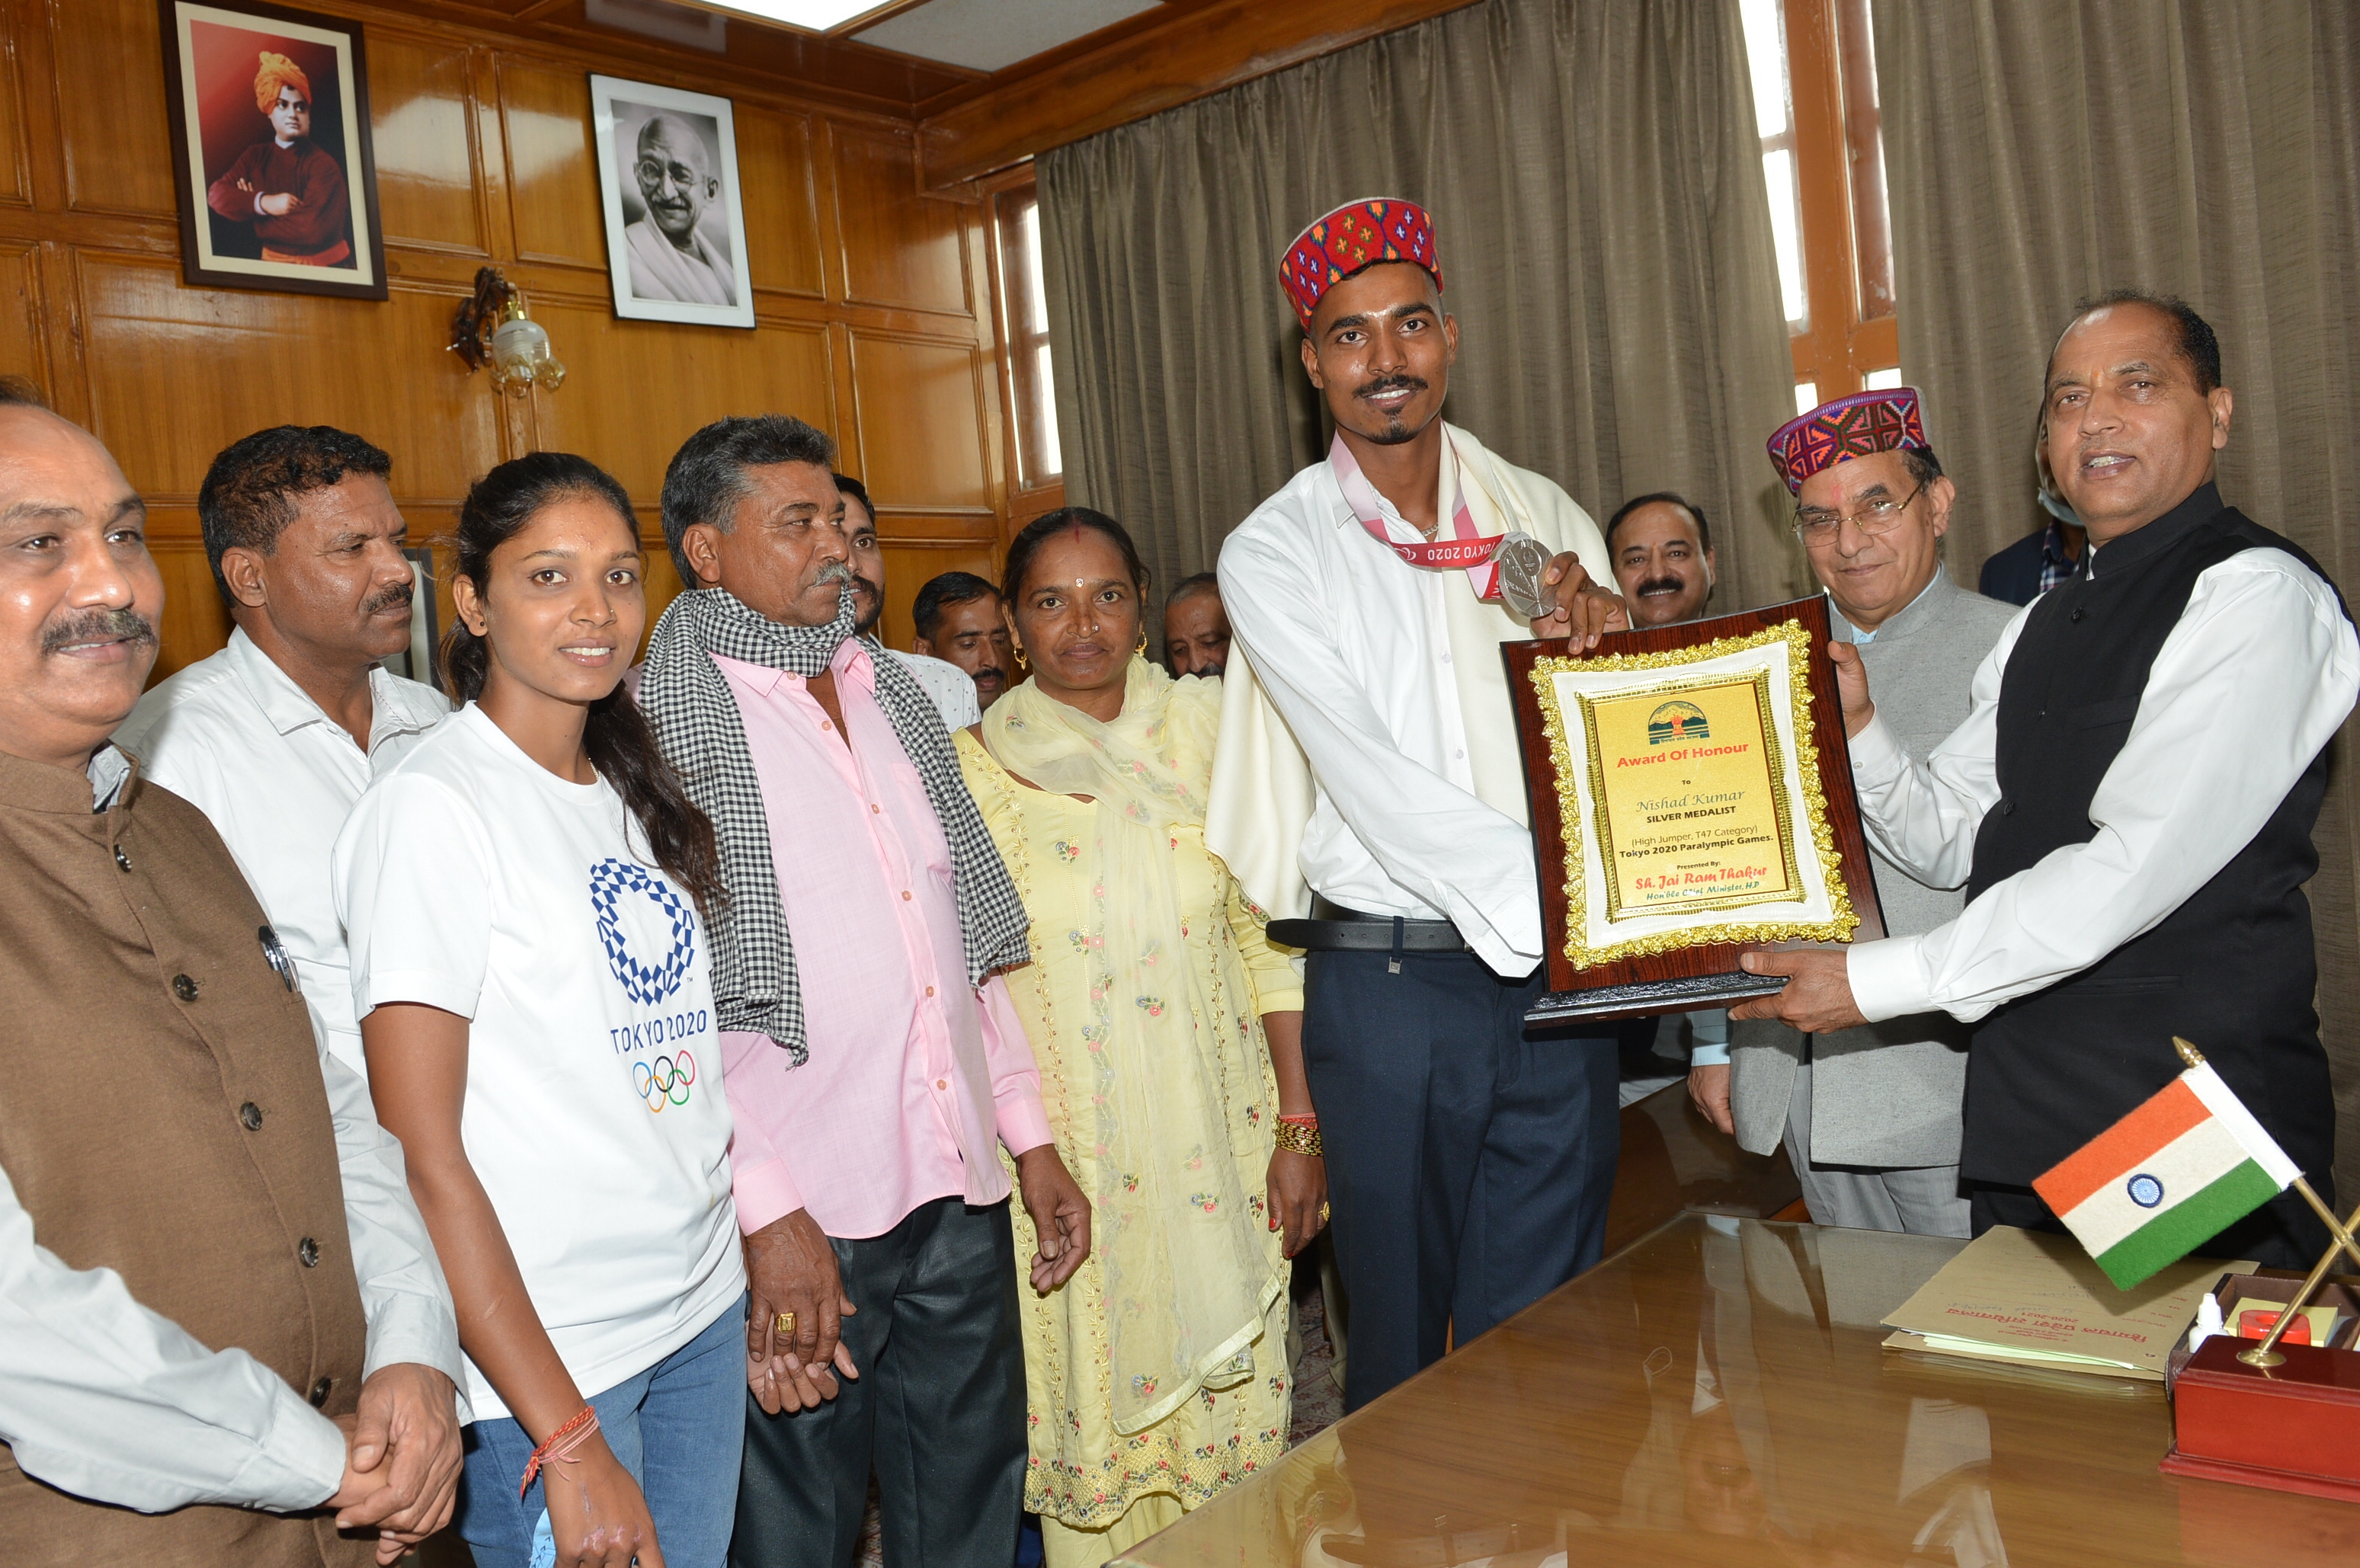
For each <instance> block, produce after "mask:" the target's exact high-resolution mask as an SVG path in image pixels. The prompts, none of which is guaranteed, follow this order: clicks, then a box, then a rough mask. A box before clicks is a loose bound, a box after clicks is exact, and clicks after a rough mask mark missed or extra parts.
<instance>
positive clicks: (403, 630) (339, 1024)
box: [115, 425, 451, 1077]
mask: <svg viewBox="0 0 2360 1568" xmlns="http://www.w3.org/2000/svg"><path fill="white" fill-rule="evenodd" d="M392 468H393V463H392V460H391V459H390V458H388V457H387V456H386V454H385V453H384V452H382V451H380V450H379V449H378V448H377V447H375V446H372V445H371V444H369V442H367V441H364V440H363V439H361V438H360V437H359V436H356V435H353V434H350V433H349V432H347V431H344V430H335V429H333V428H331V427H329V426H326V425H314V426H311V427H310V428H308V429H307V428H304V427H301V426H297V425H280V426H278V427H276V428H274V429H271V430H257V431H256V432H255V433H254V434H252V435H250V436H247V437H246V438H245V439H244V440H242V441H237V442H235V443H234V444H232V445H231V446H230V447H229V448H228V449H227V450H225V451H224V452H222V454H221V455H220V456H219V457H216V458H214V459H213V467H212V468H211V469H209V470H208V471H207V472H206V474H205V480H204V485H203V486H202V488H201V489H200V490H199V491H198V492H197V517H198V520H199V521H200V523H201V524H202V527H203V528H204V536H205V556H206V559H207V560H209V561H211V562H212V563H213V583H214V585H215V586H216V587H217V588H219V589H220V591H221V594H222V597H223V599H224V601H225V602H226V603H227V604H228V605H229V615H230V620H231V622H232V623H233V628H232V630H231V632H230V634H229V646H228V647H226V648H223V649H222V650H221V651H220V652H219V653H216V654H213V655H212V656H211V657H210V658H206V659H199V660H198V661H197V662H196V663H194V664H191V665H190V666H189V667H188V668H187V669H185V670H180V672H179V673H177V674H175V675H173V676H172V677H171V678H170V679H169V680H167V681H162V682H160V683H159V684H158V686H157V687H156V689H155V690H154V691H149V692H148V693H147V695H146V696H145V697H143V698H141V699H140V700H139V705H138V707H137V708H135V709H133V710H132V713H131V717H130V719H129V721H128V722H126V724H124V726H123V728H122V729H121V730H119V731H117V732H116V734H115V744H116V745H118V746H121V747H123V749H124V750H126V751H127V752H129V753H131V754H132V755H133V756H135V757H137V758H139V766H140V770H141V773H142V774H143V776H144V777H146V778H147V779H152V780H154V781H155V782H156V783H158V784H160V785H162V786H163V787H164V788H165V789H169V790H171V791H172V792H173V793H174V794H176V795H178V796H180V798H181V799H182V800H187V801H188V802H189V803H190V804H191V805H193V806H195V807H196V808H197V810H199V811H202V812H204V814H205V815H206V817H207V818H208V819H210V820H211V821H212V822H213V831H214V832H216V833H220V834H221V836H222V842H223V843H224V844H227V845H228V846H229V852H230V854H232V855H235V856H236V857H237V865H238V869H239V870H241V871H243V872H245V873H246V881H247V882H249V883H250V884H252V885H253V887H254V891H255V896H256V897H257V898H260V899H261V900H262V908H263V909H264V911H265V912H266V913H268V915H269V917H270V926H271V930H272V931H275V932H277V933H278V938H279V941H280V942H284V943H285V944H286V947H287V951H288V953H290V955H291V956H292V957H293V959H294V961H295V965H296V972H297V974H298V975H300V979H301V982H302V986H303V994H304V995H305V996H308V997H309V998H310V999H311V1005H312V1007H314V1008H315V1009H317V1010H318V1012H319V1015H320V1021H321V1024H322V1027H323V1028H324V1029H326V1031H327V1046H328V1049H329V1050H330V1051H333V1052H334V1053H335V1055H336V1057H337V1058H338V1060H340V1061H342V1062H344V1065H346V1066H347V1067H350V1068H351V1069H352V1070H353V1071H354V1072H355V1073H360V1074H361V1075H362V1076H364V1077H366V1075H367V1073H368V1067H367V1063H366V1059H365V1058H364V1057H363V1056H362V1054H361V1035H360V1024H359V1022H358V1021H357V1020H356V1019H355V1018H354V1017H353V988H352V985H351V984H350V983H349V978H348V971H349V967H350V957H349V955H348V954H347V953H346V951H345V947H344V927H343V926H342V925H341V924H340V923H339V922H338V921H337V920H336V909H335V902H334V899H333V897H332V895H331V891H330V888H329V885H328V856H329V853H330V852H331V851H332V850H333V849H334V848H335V844H336V834H337V833H338V832H339V831H340V830H341V829H342V828H343V827H344V818H345V816H346V815H347V814H349V813H350V812H351V811H352V809H353V802H354V801H355V800H359V799H360V796H361V791H362V790H364V789H367V788H368V786H369V781H370V780H371V779H375V778H376V777H377V775H378V774H380V773H383V772H385V771H386V770H388V768H392V767H393V765H394V764H395V763H397V762H399V761H400V760H401V759H402V758H403V757H407V756H408V755H409V754H410V748H411V747H413V746H416V745H417V744H418V743H419V741H421V739H423V738H424V737H425V735H426V734H427V732H428V731H430V730H432V728H433V727H434V726H435V725H436V724H441V723H442V722H443V717H444V715H446V714H447V713H450V711H451V704H450V702H448V701H447V700H446V699H445V698H444V697H443V694H442V693H441V692H440V691H435V690H434V689H433V688H432V687H431V686H425V685H421V684H420V683H419V682H418V681H405V680H403V679H402V678H401V677H399V676H398V675H391V674H388V673H387V671H386V670H385V669H384V667H383V665H382V663H381V662H380V661H381V660H383V659H388V658H389V657H391V656H392V655H394V654H397V653H399V652H401V651H402V650H403V649H405V648H408V647H409V646H410V601H411V599H412V597H413V596H414V593H415V587H414V583H413V574H412V572H411V570H410V558H409V557H408V556H407V555H405V554H403V553H402V546H403V544H404V543H405V542H406V541H407V539H408V537H409V525H408V524H407V523H406V522H404V521H403V520H402V516H401V510H400V508H399V507H398V506H395V505H394V503H393V492H392V490H391V489H390V488H389V487H388V485H387V482H386V481H387V476H388V474H390V473H391V472H392Z"/></svg>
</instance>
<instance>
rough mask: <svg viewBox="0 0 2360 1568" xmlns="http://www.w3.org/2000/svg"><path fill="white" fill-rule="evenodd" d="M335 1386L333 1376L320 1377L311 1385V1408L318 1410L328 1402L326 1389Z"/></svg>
mask: <svg viewBox="0 0 2360 1568" xmlns="http://www.w3.org/2000/svg"><path fill="white" fill-rule="evenodd" d="M335 1386H336V1380H335V1379H334V1378H333V1377H322V1378H321V1379H320V1380H319V1381H318V1382H316V1383H314V1384H312V1385H311V1408H312V1409H313V1410H318V1409H319V1408H320V1407H321V1406H322V1405H324V1404H326V1403H327V1402H328V1391H329V1390H330V1389H332V1388H334V1387H335Z"/></svg>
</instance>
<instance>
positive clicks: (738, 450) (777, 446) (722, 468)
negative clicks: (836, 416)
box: [663, 414, 836, 588]
mask: <svg viewBox="0 0 2360 1568" xmlns="http://www.w3.org/2000/svg"><path fill="white" fill-rule="evenodd" d="M777 463H811V464H812V465H813V466H814V467H817V468H824V469H825V468H833V467H834V466H835V463H836V442H834V441H830V440H829V439H828V436H827V432H826V431H825V430H818V429H816V428H814V427H813V426H811V425H807V424H805V423H803V421H802V420H801V419H796V418H795V417H794V416H793V415H792V414H756V415H752V416H750V417H741V418H737V419H716V420H714V421H713V423H711V424H709V425H707V426H705V428H704V429H703V430H699V431H697V432H696V433H695V434H694V435H693V436H691V437H689V438H688V440H686V441H683V442H682V443H681V447H680V450H679V451H678V452H674V453H672V463H671V465H670V466H668V467H667V468H665V470H664V482H663V532H664V548H665V549H666V550H669V551H671V552H672V565H673V566H675V567H677V568H679V570H680V580H681V581H682V582H683V583H686V584H688V585H689V586H690V587H692V588H693V587H694V586H695V585H696V573H695V572H694V571H693V570H691V568H690V567H689V564H688V553H687V551H686V550H684V549H683V546H682V542H681V541H682V540H683V539H686V538H687V537H688V530H689V529H691V528H694V527H695V526H696V525H697V524H699V523H705V524H709V525H710V526H712V527H714V528H718V529H720V530H721V531H722V532H723V533H725V534H726V533H727V532H728V531H729V528H730V525H731V523H732V522H733V521H734V520H735V517H736V515H737V503H738V502H740V501H742V500H744V499H745V498H746V495H747V494H748V492H749V491H751V490H752V489H753V488H754V483H753V481H752V480H751V479H749V478H748V477H747V474H746V471H747V470H748V469H749V468H769V467H770V466H772V465H774V464H777Z"/></svg>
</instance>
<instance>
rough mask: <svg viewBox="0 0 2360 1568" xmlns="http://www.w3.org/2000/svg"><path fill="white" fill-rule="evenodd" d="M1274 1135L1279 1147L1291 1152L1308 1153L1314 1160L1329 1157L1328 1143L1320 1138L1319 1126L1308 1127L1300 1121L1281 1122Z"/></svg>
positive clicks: (1277, 1125)
mask: <svg viewBox="0 0 2360 1568" xmlns="http://www.w3.org/2000/svg"><path fill="white" fill-rule="evenodd" d="M1273 1136H1274V1137H1275V1138H1277V1139H1278V1147H1279V1148H1281V1149H1285V1150H1286V1151H1287V1152H1288V1153H1290V1154H1304V1155H1308V1156H1310V1157H1311V1158H1312V1159H1314V1160H1324V1159H1325V1158H1327V1145H1326V1144H1325V1143H1324V1142H1323V1141H1322V1140H1321V1139H1320V1137H1319V1129H1318V1128H1317V1127H1305V1126H1303V1125H1302V1124H1301V1123H1299V1122H1279V1123H1277V1124H1276V1126H1275V1130H1274V1133H1273Z"/></svg>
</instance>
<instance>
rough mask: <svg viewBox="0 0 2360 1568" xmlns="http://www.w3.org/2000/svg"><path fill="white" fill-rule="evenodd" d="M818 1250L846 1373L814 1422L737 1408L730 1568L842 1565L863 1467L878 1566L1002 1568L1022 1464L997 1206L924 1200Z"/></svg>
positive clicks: (1006, 1248) (1007, 1233)
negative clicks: (739, 1423) (742, 1434)
mask: <svg viewBox="0 0 2360 1568" xmlns="http://www.w3.org/2000/svg"><path fill="white" fill-rule="evenodd" d="M833 1245H834V1247H836V1267H837V1269H840V1270H841V1271H842V1272H843V1275H844V1293H845V1294H846V1295H847V1296H848V1297H849V1298H851V1300H852V1302H853V1304H854V1305H855V1306H857V1307H858V1308H859V1309H860V1310H859V1311H858V1312H857V1313H855V1314H853V1315H852V1316H850V1317H847V1318H846V1319H845V1320H844V1342H845V1344H846V1345H848V1346H850V1347H851V1350H852V1360H853V1365H855V1366H856V1367H859V1368H860V1377H858V1380H854V1379H850V1378H838V1379H837V1388H839V1390H840V1392H838V1393H837V1395H836V1398H835V1399H831V1400H829V1401H828V1402H827V1403H825V1404H824V1405H822V1406H820V1407H819V1409H817V1410H803V1411H799V1412H795V1413H792V1414H783V1415H775V1416H773V1415H766V1414H764V1413H763V1411H762V1407H761V1406H760V1405H759V1404H756V1403H754V1402H752V1401H753V1396H752V1395H751V1394H748V1396H747V1399H748V1403H747V1407H746V1465H745V1469H744V1471H743V1472H742V1473H741V1475H740V1476H739V1479H738V1484H737V1536H736V1539H735V1540H733V1541H731V1542H730V1547H729V1561H730V1563H731V1565H732V1568H847V1565H848V1564H849V1563H851V1562H852V1556H853V1552H854V1550H855V1549H856V1547H857V1546H858V1542H859V1536H860V1522H861V1517H862V1515H863V1514H864V1513H865V1512H866V1511H867V1508H868V1506H869V1470H870V1468H871V1466H872V1465H873V1466H874V1468H875V1470H876V1472H877V1484H878V1490H879V1493H880V1497H881V1508H880V1511H881V1514H882V1516H883V1524H884V1531H885V1541H884V1546H885V1560H886V1561H887V1562H889V1563H924V1564H926V1568H1008V1564H1009V1563H1011V1562H1012V1561H1014V1559H1015V1555H1016V1532H1017V1527H1018V1524H1019V1521H1020V1518H1021V1516H1022V1511H1023V1486H1024V1452H1025V1443H1024V1347H1023V1343H1022V1339H1021V1338H1020V1337H1019V1331H1018V1326H1017V1316H1016V1313H1017V1303H1016V1289H1017V1283H1016V1241H1015V1236H1014V1233H1013V1231H1012V1230H1011V1227H1010V1225H1009V1218H1008V1204H1007V1203H995V1204H993V1205H992V1206H991V1207H989V1208H987V1209H975V1208H969V1207H967V1205H966V1204H965V1203H961V1202H960V1201H959V1200H958V1199H956V1198H942V1199H937V1200H936V1201H934V1202H933V1203H921V1204H920V1205H918V1207H917V1208H915V1209H913V1210H912V1211H911V1212H910V1214H909V1216H908V1217H907V1218H905V1219H903V1220H902V1221H901V1224H900V1225H895V1226H894V1227H893V1228H892V1229H891V1230H890V1231H888V1232H886V1233H885V1234H884V1235H883V1236H876V1237H873V1238H871V1239H869V1240H866V1241H840V1240H838V1241H833Z"/></svg>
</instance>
